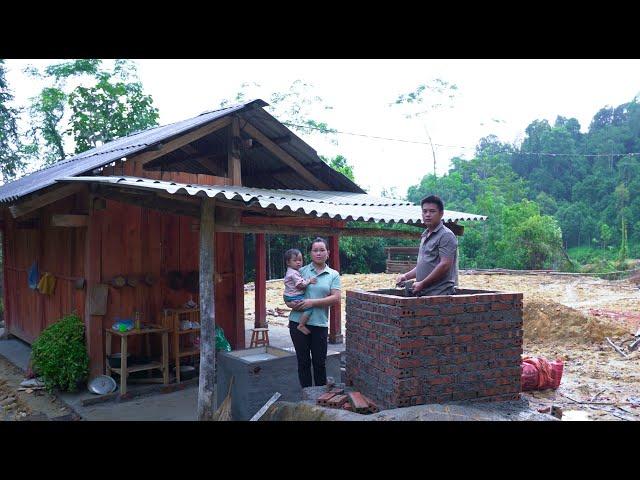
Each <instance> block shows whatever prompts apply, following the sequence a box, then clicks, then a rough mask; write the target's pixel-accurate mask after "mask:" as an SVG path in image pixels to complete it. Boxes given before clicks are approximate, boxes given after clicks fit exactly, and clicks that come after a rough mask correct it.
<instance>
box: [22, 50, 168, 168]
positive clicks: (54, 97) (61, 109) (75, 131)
mask: <svg viewBox="0 0 640 480" xmlns="http://www.w3.org/2000/svg"><path fill="white" fill-rule="evenodd" d="M29 72H30V74H31V75H32V76H35V77H38V78H41V79H44V80H46V81H48V82H51V83H52V84H51V85H47V86H46V87H45V88H43V89H42V91H41V92H40V94H39V95H38V96H36V97H34V98H33V99H32V102H31V107H30V112H31V120H32V128H31V135H32V137H33V138H34V140H35V142H37V143H38V145H39V146H40V148H41V152H40V156H41V157H42V158H44V160H45V163H54V162H57V161H59V160H62V159H64V158H65V156H66V151H65V141H66V139H67V138H69V137H72V139H73V140H74V142H75V153H76V154H77V153H81V152H84V151H86V150H88V149H90V148H93V147H95V146H98V145H99V144H101V143H104V142H109V141H111V140H113V139H115V138H119V137H123V136H126V135H129V134H131V133H133V132H135V131H139V130H144V129H146V128H149V127H153V126H156V125H157V124H158V110H157V109H156V108H155V107H154V106H153V100H152V98H151V96H150V95H145V94H144V92H143V88H142V84H141V83H140V81H139V79H138V78H137V75H136V68H135V65H134V64H133V62H131V61H130V60H115V62H114V65H113V68H112V69H111V70H110V71H109V70H105V69H103V68H102V60H97V59H82V60H72V61H68V62H63V63H59V64H54V65H49V66H48V67H46V68H45V69H44V72H43V73H40V72H39V71H38V70H36V69H33V68H32V69H30V70H29ZM70 80H73V82H74V83H75V86H73V87H71V86H69V81H70Z"/></svg>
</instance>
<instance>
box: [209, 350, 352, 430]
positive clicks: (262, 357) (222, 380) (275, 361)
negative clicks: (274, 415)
mask: <svg viewBox="0 0 640 480" xmlns="http://www.w3.org/2000/svg"><path fill="white" fill-rule="evenodd" d="M216 358H217V360H216V371H217V387H218V394H217V401H218V405H217V406H219V405H220V404H221V403H222V402H223V401H224V398H225V397H226V395H227V391H228V387H229V382H230V381H231V377H232V376H233V377H234V381H233V388H232V390H231V413H232V418H233V420H249V419H251V417H253V415H255V413H256V412H257V411H258V410H260V408H261V407H262V406H263V405H264V404H265V403H267V401H268V400H269V399H270V398H271V397H272V396H273V394H274V393H276V392H279V393H280V394H281V395H282V396H281V397H280V399H279V400H282V401H288V402H297V401H300V400H302V387H301V386H300V382H299V380H298V361H297V359H296V353H295V351H294V350H293V349H291V350H285V349H282V348H277V347H270V346H268V347H267V346H265V347H257V348H248V349H245V350H237V351H234V352H218V353H217V356H216ZM326 368H327V377H333V378H335V379H339V378H340V352H335V351H332V350H328V351H327V362H326ZM217 406H216V408H217Z"/></svg>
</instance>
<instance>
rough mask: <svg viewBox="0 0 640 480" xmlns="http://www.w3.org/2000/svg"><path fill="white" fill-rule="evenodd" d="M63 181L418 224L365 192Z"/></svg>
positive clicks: (408, 211) (399, 206) (412, 215)
mask: <svg viewBox="0 0 640 480" xmlns="http://www.w3.org/2000/svg"><path fill="white" fill-rule="evenodd" d="M60 181H65V182H88V183H97V184H104V185H117V186H118V187H124V188H131V189H141V190H151V191H153V190H158V191H164V192H167V193H170V194H172V195H191V196H204V195H207V196H209V197H211V198H224V199H226V200H233V201H242V202H244V204H245V205H247V206H249V205H259V206H260V207H262V208H264V209H276V210H280V211H285V212H289V211H291V212H297V213H303V214H305V215H310V216H315V217H328V218H333V219H336V220H349V221H363V222H376V223H379V222H382V223H394V222H395V223H418V224H421V223H422V214H421V210H420V207H419V206H418V205H414V204H412V203H410V202H407V201H404V200H397V199H392V198H380V197H375V196H373V195H368V194H366V193H352V192H334V191H331V192H327V191H317V190H269V189H259V188H250V187H239V186H228V185H227V186H225V185H193V184H187V183H177V182H168V181H161V180H152V179H148V178H140V177H117V176H112V177H67V178H63V179H60ZM486 218H487V217H486V216H483V215H475V214H471V213H464V212H456V211H453V210H445V212H444V217H443V220H444V221H445V222H456V221H459V220H486Z"/></svg>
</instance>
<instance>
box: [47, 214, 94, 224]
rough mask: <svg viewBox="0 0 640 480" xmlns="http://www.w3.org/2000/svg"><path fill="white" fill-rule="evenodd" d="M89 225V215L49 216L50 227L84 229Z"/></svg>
mask: <svg viewBox="0 0 640 480" xmlns="http://www.w3.org/2000/svg"><path fill="white" fill-rule="evenodd" d="M87 225H89V215H62V214H53V215H51V226H52V227H86V226H87Z"/></svg>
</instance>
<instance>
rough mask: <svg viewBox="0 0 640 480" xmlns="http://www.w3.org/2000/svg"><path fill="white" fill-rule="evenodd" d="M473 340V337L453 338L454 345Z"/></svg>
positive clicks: (460, 336)
mask: <svg viewBox="0 0 640 480" xmlns="http://www.w3.org/2000/svg"><path fill="white" fill-rule="evenodd" d="M471 340H473V336H472V335H456V336H455V337H454V338H453V343H467V342H470V341H471Z"/></svg>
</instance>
